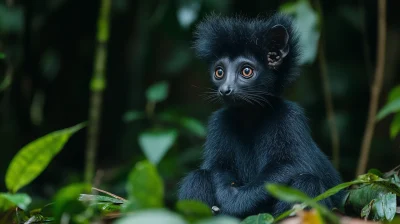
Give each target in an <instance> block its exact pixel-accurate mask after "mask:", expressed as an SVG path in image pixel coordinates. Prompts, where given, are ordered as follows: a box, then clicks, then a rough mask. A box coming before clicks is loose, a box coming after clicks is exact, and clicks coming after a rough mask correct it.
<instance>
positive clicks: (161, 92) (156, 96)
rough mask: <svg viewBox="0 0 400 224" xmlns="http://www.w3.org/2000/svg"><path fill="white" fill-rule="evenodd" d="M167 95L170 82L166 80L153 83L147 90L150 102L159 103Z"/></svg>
mask: <svg viewBox="0 0 400 224" xmlns="http://www.w3.org/2000/svg"><path fill="white" fill-rule="evenodd" d="M167 96H168V83H167V82H166V81H162V82H159V83H156V84H153V85H151V86H150V87H149V88H148V89H147V90H146V97H147V100H148V101H150V102H154V103H158V102H161V101H164V100H165V99H166V98H167Z"/></svg>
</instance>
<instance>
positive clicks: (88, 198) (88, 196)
mask: <svg viewBox="0 0 400 224" xmlns="http://www.w3.org/2000/svg"><path fill="white" fill-rule="evenodd" d="M79 200H80V201H94V202H111V203H115V204H123V203H125V201H123V200H121V199H118V198H113V197H109V196H104V195H93V194H81V195H80V196H79Z"/></svg>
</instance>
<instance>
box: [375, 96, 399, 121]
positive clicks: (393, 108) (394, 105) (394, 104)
mask: <svg viewBox="0 0 400 224" xmlns="http://www.w3.org/2000/svg"><path fill="white" fill-rule="evenodd" d="M399 111H400V98H398V99H396V100H393V101H391V102H389V103H387V104H386V105H385V106H384V107H383V108H382V109H381V110H380V111H379V113H378V115H376V119H377V120H378V121H379V120H382V119H383V118H384V117H386V116H387V115H389V114H391V113H395V112H399Z"/></svg>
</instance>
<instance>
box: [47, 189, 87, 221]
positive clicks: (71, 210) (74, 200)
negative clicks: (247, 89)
mask: <svg viewBox="0 0 400 224" xmlns="http://www.w3.org/2000/svg"><path fill="white" fill-rule="evenodd" d="M90 191H91V186H90V185H89V184H84V183H75V184H71V185H68V186H66V187H64V188H62V189H61V190H59V191H58V192H57V193H56V195H55V197H54V205H53V212H54V217H55V219H56V220H57V221H59V220H60V218H61V216H62V215H63V214H64V213H67V214H69V215H75V214H79V213H81V212H83V211H84V210H85V206H83V204H82V202H81V201H79V195H81V194H82V193H89V192H90Z"/></svg>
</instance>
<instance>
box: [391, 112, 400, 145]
mask: <svg viewBox="0 0 400 224" xmlns="http://www.w3.org/2000/svg"><path fill="white" fill-rule="evenodd" d="M399 132H400V113H397V114H396V115H395V116H394V118H393V121H392V123H391V124H390V137H391V138H392V139H394V138H395V137H396V136H397V135H398V134H399Z"/></svg>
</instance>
